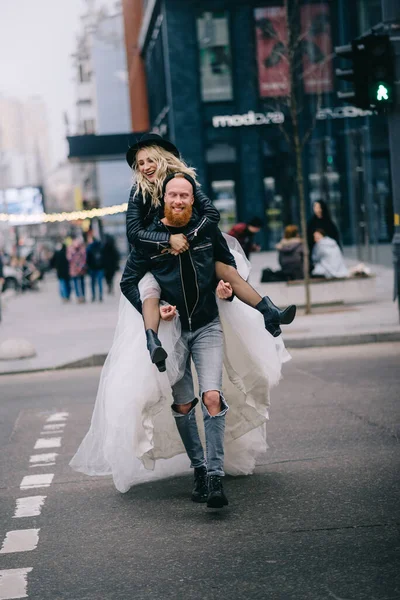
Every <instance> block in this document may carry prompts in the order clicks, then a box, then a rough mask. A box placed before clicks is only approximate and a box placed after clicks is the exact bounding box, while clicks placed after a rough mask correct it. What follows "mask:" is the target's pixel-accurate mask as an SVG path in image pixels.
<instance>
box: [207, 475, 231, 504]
mask: <svg viewBox="0 0 400 600" xmlns="http://www.w3.org/2000/svg"><path fill="white" fill-rule="evenodd" d="M227 505H228V498H227V497H226V496H225V494H224V489H223V487H222V478H221V477H220V476H219V475H210V476H209V478H208V496H207V507H208V508H222V507H223V506H227Z"/></svg>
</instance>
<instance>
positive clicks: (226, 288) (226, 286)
mask: <svg viewBox="0 0 400 600" xmlns="http://www.w3.org/2000/svg"><path fill="white" fill-rule="evenodd" d="M216 293H217V297H218V298H219V299H220V300H227V298H230V297H231V296H232V294H233V290H232V286H231V284H230V283H225V281H222V279H221V281H220V282H219V284H218V285H217V289H216Z"/></svg>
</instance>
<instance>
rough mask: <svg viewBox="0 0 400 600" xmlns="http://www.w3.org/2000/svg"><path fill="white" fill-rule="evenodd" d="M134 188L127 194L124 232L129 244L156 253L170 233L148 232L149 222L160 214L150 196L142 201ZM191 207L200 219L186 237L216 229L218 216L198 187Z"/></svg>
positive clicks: (165, 242) (166, 244)
mask: <svg viewBox="0 0 400 600" xmlns="http://www.w3.org/2000/svg"><path fill="white" fill-rule="evenodd" d="M135 190H136V187H135V186H133V187H132V189H131V193H130V196H129V202H128V210H127V213H126V235H127V237H128V241H129V243H130V244H131V246H136V248H138V249H141V250H143V251H145V252H146V253H148V252H157V250H159V249H160V248H166V247H168V246H169V238H170V233H169V232H168V231H167V230H166V229H164V231H151V230H150V229H149V228H148V225H149V224H150V223H151V222H152V221H153V220H154V219H155V218H156V217H158V216H159V210H160V209H159V208H157V207H153V206H152V204H151V202H150V199H147V200H146V202H144V201H143V196H142V194H141V193H140V192H139V193H138V194H136V195H135ZM194 209H195V210H196V211H197V213H198V215H199V218H198V221H197V222H196V223H195V224H194V225H193V227H192V228H191V230H190V231H189V230H188V233H187V236H186V237H187V238H188V241H189V242H191V241H192V240H193V239H194V237H203V235H209V234H211V233H212V232H213V231H215V230H216V228H217V226H218V223H219V219H220V215H219V212H218V210H217V209H216V208H215V206H214V205H213V203H212V202H211V200H209V198H207V196H206V195H205V194H204V193H203V192H202V191H201V190H199V189H197V191H196V194H195V200H194Z"/></svg>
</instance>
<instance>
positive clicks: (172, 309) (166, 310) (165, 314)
mask: <svg viewBox="0 0 400 600" xmlns="http://www.w3.org/2000/svg"><path fill="white" fill-rule="evenodd" d="M175 315H176V306H171V305H170V304H167V305H164V306H160V317H161V318H162V320H163V321H172V319H173V318H174V317H175Z"/></svg>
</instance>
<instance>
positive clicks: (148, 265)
mask: <svg viewBox="0 0 400 600" xmlns="http://www.w3.org/2000/svg"><path fill="white" fill-rule="evenodd" d="M197 218H198V217H197V215H195V214H194V216H193V217H192V219H191V221H190V222H189V224H188V225H187V232H188V233H186V232H185V231H184V233H185V235H186V236H187V237H188V235H189V232H190V231H192V230H193V227H195V226H196V222H197ZM148 231H149V232H150V233H154V234H158V233H161V234H162V233H165V232H168V229H167V228H166V226H165V225H164V224H163V223H162V222H161V221H160V220H159V219H155V220H154V222H153V223H152V224H151V225H150V226H149V227H148ZM165 246H167V244H165ZM187 252H189V254H190V258H191V261H192V265H193V267H194V270H195V276H196V277H195V278H196V286H197V302H196V304H195V307H194V309H193V311H192V312H191V314H189V313H188V310H187V305H186V298H185V292H184V286H183V281H182V277H183V273H182V269H181V257H180V256H173V255H172V254H170V253H168V252H162V251H161V249H159V250H158V251H157V252H154V253H153V254H150V255H146V254H144V253H142V252H136V251H133V252H131V253H130V255H129V257H128V260H127V263H126V267H125V270H124V273H123V276H122V279H121V291H122V293H123V294H124V295H125V296H126V298H127V299H128V300H129V301H130V302H131V304H132V305H133V306H134V307H135V308H136V309H137V310H138V311H139V312H141V310H142V303H141V300H140V294H139V288H138V283H139V281H140V279H141V278H142V277H143V275H145V273H146V272H147V271H151V272H152V273H153V275H154V277H155V279H156V280H157V282H158V284H159V285H160V288H161V299H162V300H165V301H166V302H168V303H169V304H172V305H174V306H176V307H177V310H178V312H179V315H180V319H181V324H182V328H183V329H186V330H187V329H189V330H190V331H195V330H196V329H199V327H203V326H204V325H207V323H210V322H211V321H212V320H213V319H215V317H216V316H218V307H217V303H216V299H215V288H216V285H217V281H216V277H215V260H219V259H220V258H223V259H224V260H223V262H226V263H227V264H231V265H232V266H235V261H234V258H233V256H232V254H231V253H230V252H229V248H228V246H227V244H226V241H225V238H224V237H223V236H222V234H221V232H220V231H219V230H217V231H216V232H215V233H211V234H210V235H206V236H203V237H202V239H201V240H200V239H198V238H197V237H194V238H193V241H192V242H191V244H190V249H189V250H188V251H187ZM222 254H223V256H222Z"/></svg>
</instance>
